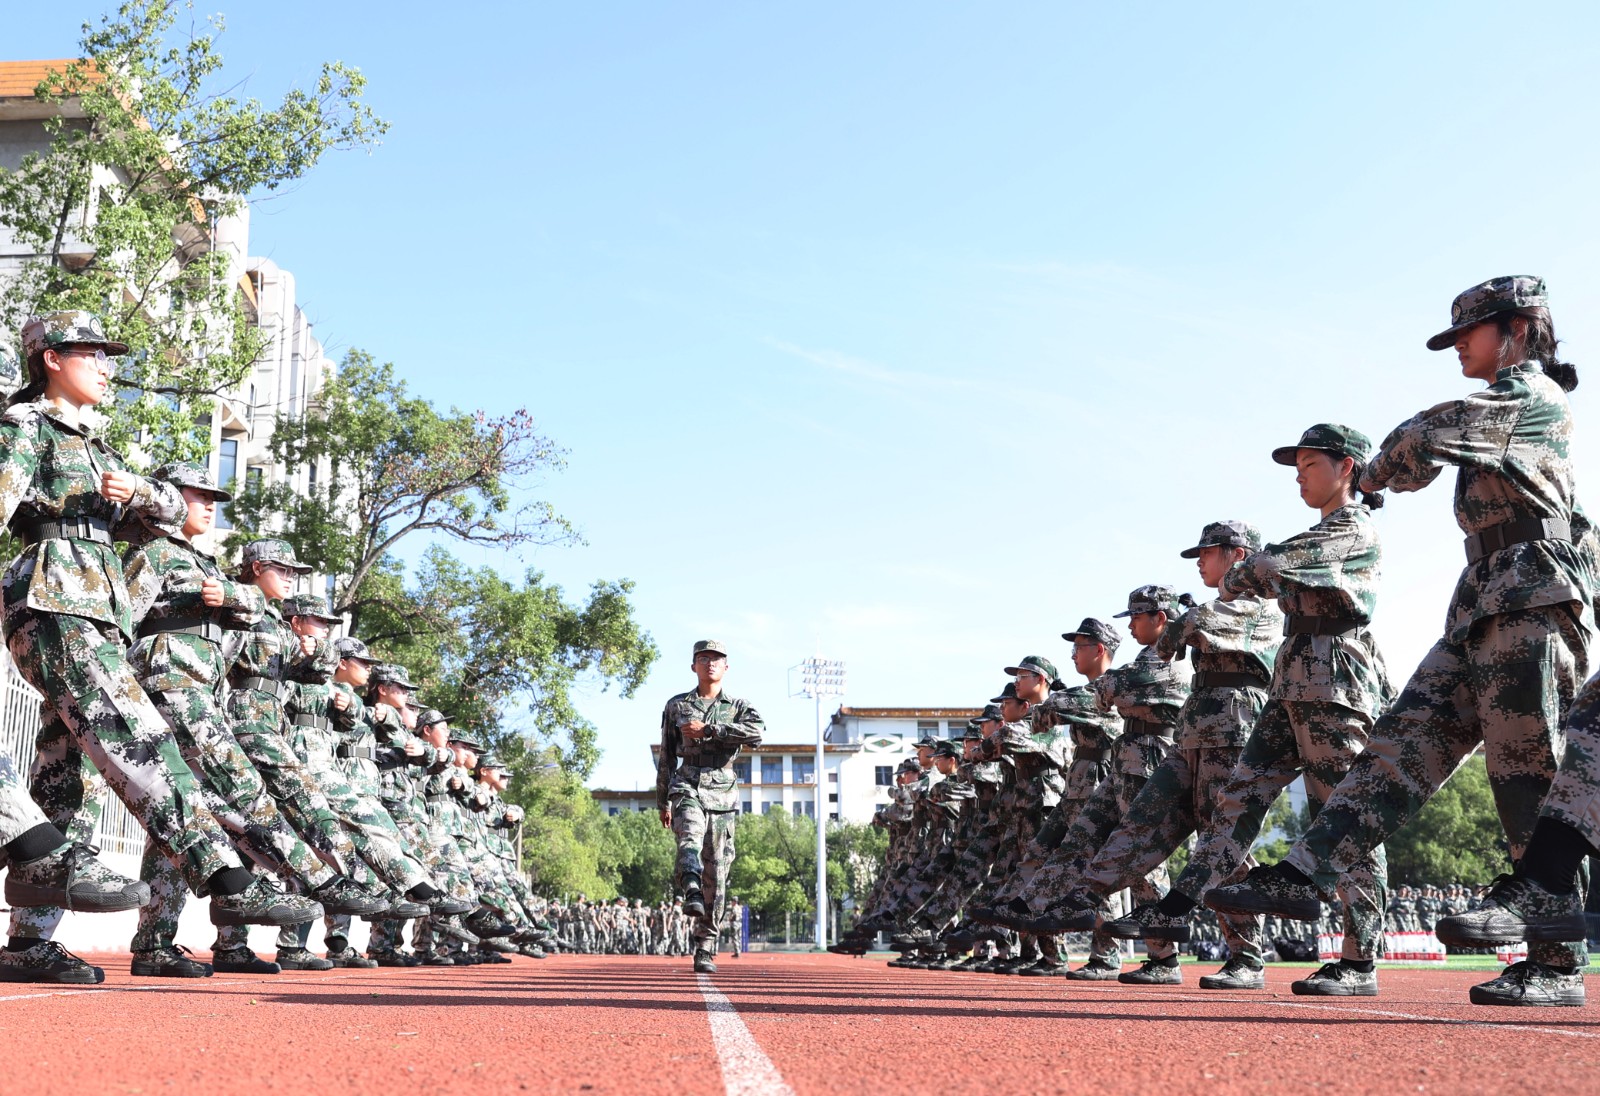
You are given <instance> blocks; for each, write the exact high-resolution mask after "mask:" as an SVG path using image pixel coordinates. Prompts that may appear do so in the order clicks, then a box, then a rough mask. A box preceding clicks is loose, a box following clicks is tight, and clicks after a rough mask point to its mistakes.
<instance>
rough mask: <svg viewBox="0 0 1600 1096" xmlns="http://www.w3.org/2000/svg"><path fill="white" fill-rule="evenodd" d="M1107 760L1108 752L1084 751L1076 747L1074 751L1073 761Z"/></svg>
mask: <svg viewBox="0 0 1600 1096" xmlns="http://www.w3.org/2000/svg"><path fill="white" fill-rule="evenodd" d="M1105 759H1106V751H1104V750H1084V749H1079V748H1077V747H1074V748H1073V751H1072V760H1074V761H1104V760H1105Z"/></svg>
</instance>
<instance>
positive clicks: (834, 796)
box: [828, 792, 839, 803]
mask: <svg viewBox="0 0 1600 1096" xmlns="http://www.w3.org/2000/svg"><path fill="white" fill-rule="evenodd" d="M828 802H829V803H837V802H839V793H838V792H829V793H828Z"/></svg>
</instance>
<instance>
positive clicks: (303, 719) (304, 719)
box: [289, 712, 333, 731]
mask: <svg viewBox="0 0 1600 1096" xmlns="http://www.w3.org/2000/svg"><path fill="white" fill-rule="evenodd" d="M289 722H290V723H293V724H294V725H295V726H296V727H315V728H316V729H317V730H319V731H325V730H327V729H328V728H329V727H331V726H333V720H331V719H329V718H328V717H327V716H325V715H316V714H315V713H312V712H300V713H298V714H297V715H296V716H295V717H294V718H293V719H291V720H289Z"/></svg>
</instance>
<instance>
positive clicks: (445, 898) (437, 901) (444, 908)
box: [427, 894, 476, 917]
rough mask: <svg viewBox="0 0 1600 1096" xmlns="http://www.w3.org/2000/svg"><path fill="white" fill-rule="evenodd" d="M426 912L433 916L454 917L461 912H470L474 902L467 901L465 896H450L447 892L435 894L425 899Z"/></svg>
mask: <svg viewBox="0 0 1600 1096" xmlns="http://www.w3.org/2000/svg"><path fill="white" fill-rule="evenodd" d="M427 906H428V912H429V913H431V914H433V915H434V916H435V917H454V916H456V915H457V914H461V913H471V912H472V911H473V909H474V908H475V906H476V904H475V903H473V902H468V901H467V900H466V899H465V898H452V897H450V896H449V895H448V894H436V895H434V896H433V897H432V898H430V899H428V901H427Z"/></svg>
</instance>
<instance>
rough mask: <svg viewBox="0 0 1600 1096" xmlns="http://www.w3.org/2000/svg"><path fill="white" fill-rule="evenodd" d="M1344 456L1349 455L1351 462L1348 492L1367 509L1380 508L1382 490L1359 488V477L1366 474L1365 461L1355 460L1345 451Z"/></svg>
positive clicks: (1381, 505) (1381, 507) (1381, 504)
mask: <svg viewBox="0 0 1600 1096" xmlns="http://www.w3.org/2000/svg"><path fill="white" fill-rule="evenodd" d="M1345 456H1347V457H1350V460H1351V461H1352V462H1353V463H1352V464H1351V466H1350V494H1351V495H1352V496H1353V497H1354V498H1355V499H1356V500H1357V501H1358V502H1360V503H1361V505H1362V506H1365V507H1366V508H1367V509H1368V510H1382V509H1383V492H1382V491H1363V490H1362V489H1361V477H1362V476H1364V475H1366V474H1367V462H1366V461H1364V460H1356V458H1355V457H1353V456H1351V455H1350V454H1349V453H1346V454H1345Z"/></svg>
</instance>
